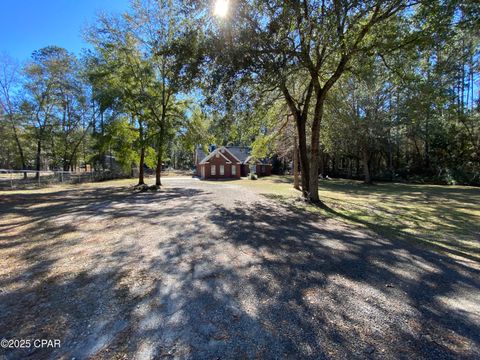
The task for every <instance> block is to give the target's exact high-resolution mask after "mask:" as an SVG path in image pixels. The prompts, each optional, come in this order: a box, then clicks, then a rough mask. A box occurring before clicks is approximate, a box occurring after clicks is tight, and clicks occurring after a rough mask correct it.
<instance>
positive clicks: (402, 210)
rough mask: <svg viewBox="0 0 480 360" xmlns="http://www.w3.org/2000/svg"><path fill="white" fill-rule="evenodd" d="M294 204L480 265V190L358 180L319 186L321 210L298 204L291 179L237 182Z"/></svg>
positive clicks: (285, 177)
mask: <svg viewBox="0 0 480 360" xmlns="http://www.w3.org/2000/svg"><path fill="white" fill-rule="evenodd" d="M235 183H236V184H241V185H242V186H245V187H249V188H252V189H255V190H257V191H259V192H261V193H263V194H265V196H268V197H271V198H276V199H278V200H279V201H282V202H284V203H287V204H288V205H290V206H295V207H300V208H304V209H306V210H308V211H310V212H316V213H319V214H320V215H323V216H327V217H334V218H337V219H341V220H343V221H347V222H349V223H355V224H359V225H361V226H363V227H366V228H368V229H369V230H372V231H374V232H375V233H377V234H378V235H380V236H383V237H387V238H388V239H391V240H396V239H403V240H410V241H417V242H420V243H421V244H425V245H428V246H431V247H434V248H435V249H436V250H438V251H442V252H445V253H448V254H450V255H454V256H455V255H456V256H462V257H464V258H469V259H471V260H475V261H480V188H475V187H468V186H438V185H413V184H398V183H379V184H376V185H370V186H369V185H364V184H363V183H361V182H358V181H350V180H330V181H321V182H320V198H321V199H322V201H323V202H324V203H325V205H326V208H325V209H321V208H317V207H313V206H310V205H306V204H305V203H304V202H301V201H295V199H296V198H299V196H300V193H299V191H297V190H295V189H293V187H292V179H291V177H290V176H271V177H266V178H261V179H259V180H256V181H255V180H246V179H245V180H240V181H238V182H235Z"/></svg>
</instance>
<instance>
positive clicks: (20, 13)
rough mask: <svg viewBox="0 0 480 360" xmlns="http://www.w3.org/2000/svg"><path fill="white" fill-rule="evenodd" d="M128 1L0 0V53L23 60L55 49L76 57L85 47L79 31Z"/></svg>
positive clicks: (125, 5) (123, 5) (122, 8)
mask: <svg viewBox="0 0 480 360" xmlns="http://www.w3.org/2000/svg"><path fill="white" fill-rule="evenodd" d="M128 4H129V0H0V53H1V52H4V53H7V54H8V55H10V56H11V57H14V58H16V59H18V60H21V61H23V60H27V59H28V58H30V55H31V53H32V52H33V51H34V50H37V49H40V48H42V47H44V46H48V45H57V46H61V47H64V48H66V49H67V50H69V51H71V52H74V53H76V54H79V53H80V50H81V49H82V48H84V47H87V46H88V45H87V44H86V43H85V41H84V40H83V39H82V36H81V31H82V29H83V28H84V27H85V26H86V25H87V24H91V23H93V22H94V20H95V16H96V14H98V13H99V12H107V13H111V12H113V13H119V12H122V11H123V10H126V9H127V8H128Z"/></svg>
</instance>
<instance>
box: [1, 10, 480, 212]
mask: <svg viewBox="0 0 480 360" xmlns="http://www.w3.org/2000/svg"><path fill="white" fill-rule="evenodd" d="M229 3H230V8H229V11H228V13H227V15H226V16H225V17H218V16H215V15H214V14H213V11H212V4H211V1H209V0H202V1H189V0H185V1H173V0H170V1H151V0H136V1H133V2H132V5H131V8H130V9H129V11H127V12H126V13H125V14H122V15H121V16H101V17H99V18H98V19H97V20H96V22H95V23H94V25H93V26H91V27H90V28H89V29H88V30H87V32H86V39H87V40H88V41H89V42H90V43H91V44H92V46H93V50H90V51H88V52H85V53H84V54H83V55H82V56H81V57H80V58H77V57H75V56H73V55H72V54H70V53H68V52H67V51H66V50H65V49H60V48H57V47H48V48H45V49H41V50H39V51H36V52H34V54H33V56H32V60H31V61H30V62H29V63H28V64H27V65H26V66H24V67H22V68H21V69H20V68H18V67H17V66H15V65H14V64H13V62H11V61H2V70H3V71H2V73H1V74H0V75H1V76H0V77H1V80H0V86H1V94H0V99H1V103H0V105H1V111H2V114H1V115H2V122H1V123H0V126H1V131H2V134H5V135H6V136H2V139H4V140H3V141H2V145H1V147H2V149H1V154H2V155H1V158H0V161H1V162H2V166H3V167H12V168H13V167H16V168H28V167H29V166H32V164H34V166H35V168H37V169H40V168H42V166H44V165H45V164H43V165H42V161H44V162H48V164H49V166H51V167H58V168H63V169H68V168H72V166H74V165H75V164H78V163H79V162H80V161H82V162H85V163H86V162H91V163H93V164H95V167H96V168H102V167H104V166H105V164H104V163H105V159H106V155H107V154H114V156H115V159H116V161H118V162H119V163H121V164H122V166H123V167H124V168H125V169H131V168H132V165H135V166H138V168H139V183H140V184H142V183H143V182H144V179H143V169H144V168H145V166H147V167H150V168H152V169H153V168H154V169H155V170H156V171H155V172H156V184H157V185H160V183H161V181H160V173H161V169H162V164H163V163H164V162H165V161H168V162H171V163H175V164H177V165H179V166H185V167H188V166H192V165H193V164H192V159H193V156H192V154H193V152H194V149H195V146H196V145H197V144H200V145H203V146H205V145H207V144H209V143H217V144H218V145H228V144H234V145H246V146H253V151H254V154H255V155H256V156H257V157H265V156H273V155H275V156H276V157H278V158H281V159H283V162H284V163H287V164H288V163H290V162H291V163H292V167H294V168H295V169H298V172H297V173H298V174H299V181H298V183H299V184H298V188H301V191H302V194H303V196H304V197H305V198H306V199H308V200H309V201H311V202H315V203H320V202H321V199H320V198H319V195H318V187H319V177H321V175H324V176H325V175H329V176H345V177H354V178H363V179H364V180H365V182H367V183H371V182H372V181H373V180H375V179H379V180H418V181H433V182H442V183H465V184H479V183H480V116H479V109H480V103H479V39H480V37H479V29H480V26H479V25H480V24H479V23H480V21H479V19H480V9H479V5H478V3H476V2H475V1H455V0H442V1H439V0H436V1H414V0H411V1H410V0H389V1H380V0H367V1H354V0H342V1H327V0H318V1H315V0H302V1H300V0H299V1H292V2H285V1H268V2H265V1H260V0H248V1H247V0H238V1H234V2H233V1H231V2H229ZM2 74H3V75H2ZM172 154H175V155H174V159H172ZM177 157H178V158H180V159H181V160H179V161H177V160H175V159H176V158H177Z"/></svg>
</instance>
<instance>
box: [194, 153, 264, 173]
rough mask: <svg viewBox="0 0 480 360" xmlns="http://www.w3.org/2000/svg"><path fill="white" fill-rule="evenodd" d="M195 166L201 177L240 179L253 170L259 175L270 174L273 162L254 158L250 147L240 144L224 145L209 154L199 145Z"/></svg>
mask: <svg viewBox="0 0 480 360" xmlns="http://www.w3.org/2000/svg"><path fill="white" fill-rule="evenodd" d="M195 166H196V174H197V176H198V177H199V178H200V179H239V178H240V176H247V175H248V174H249V173H250V172H252V171H253V172H255V173H256V174H258V175H259V176H268V175H270V174H271V171H272V165H271V164H269V163H268V162H265V161H260V160H254V159H253V158H252V156H250V149H249V148H246V147H238V146H222V147H219V148H216V149H213V150H212V151H211V152H210V154H208V155H207V154H205V152H203V150H202V149H201V148H200V147H197V150H196V154H195Z"/></svg>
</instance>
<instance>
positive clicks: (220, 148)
mask: <svg viewBox="0 0 480 360" xmlns="http://www.w3.org/2000/svg"><path fill="white" fill-rule="evenodd" d="M223 149H225V148H224V147H223V146H222V147H219V148H216V149H215V150H213V151H212V152H211V153H210V154H208V156H207V157H205V158H204V159H203V160H202V161H200V164H205V163H206V162H208V160H210V159H211V158H212V157H213V155H215V154H219V155H220V156H221V157H223V158H224V159H225V160H227V164H231V163H232V162H231V161H230V159H229V158H227V157H226V156H225V155H223V154H222V153H223V151H221V150H223Z"/></svg>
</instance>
